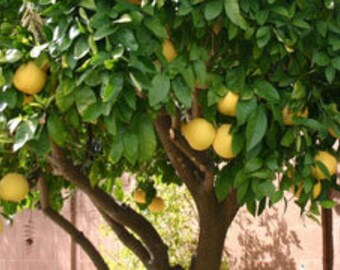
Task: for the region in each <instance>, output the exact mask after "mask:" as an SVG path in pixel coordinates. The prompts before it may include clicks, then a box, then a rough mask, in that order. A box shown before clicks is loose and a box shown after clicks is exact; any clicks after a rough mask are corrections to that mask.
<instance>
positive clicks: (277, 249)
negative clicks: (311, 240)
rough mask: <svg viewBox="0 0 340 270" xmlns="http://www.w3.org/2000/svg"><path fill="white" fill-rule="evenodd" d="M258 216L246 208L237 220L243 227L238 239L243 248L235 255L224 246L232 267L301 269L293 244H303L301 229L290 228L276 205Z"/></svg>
mask: <svg viewBox="0 0 340 270" xmlns="http://www.w3.org/2000/svg"><path fill="white" fill-rule="evenodd" d="M257 220H259V221H256V220H255V219H254V218H253V217H251V216H249V214H247V213H246V212H245V211H243V212H241V213H240V214H239V216H238V218H237V219H236V220H235V224H236V226H237V227H238V228H239V229H240V233H239V235H238V237H237V240H238V245H239V246H240V249H241V252H240V253H239V256H237V257H235V256H233V254H232V253H231V252H230V251H229V250H227V249H225V250H224V253H225V254H224V255H225V256H226V257H227V258H228V264H229V267H230V269H239V270H254V269H256V270H271V269H273V270H274V269H275V270H276V269H281V270H285V269H287V270H291V269H297V265H296V263H295V261H294V258H293V254H292V248H293V247H294V248H296V247H297V248H299V249H302V247H301V245H300V240H299V238H298V236H297V233H296V232H295V231H293V230H291V229H289V228H288V224H287V222H286V221H285V219H284V217H283V216H281V215H280V214H279V211H278V210H277V209H275V208H274V207H273V209H272V211H267V212H266V213H264V214H263V215H262V216H261V217H258V218H257ZM256 223H259V224H256Z"/></svg>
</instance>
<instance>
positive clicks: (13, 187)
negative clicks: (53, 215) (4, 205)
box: [0, 173, 29, 202]
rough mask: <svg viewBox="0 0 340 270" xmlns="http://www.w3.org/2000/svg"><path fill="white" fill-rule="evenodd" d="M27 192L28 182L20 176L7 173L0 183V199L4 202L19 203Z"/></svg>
mask: <svg viewBox="0 0 340 270" xmlns="http://www.w3.org/2000/svg"><path fill="white" fill-rule="evenodd" d="M28 191H29V185H28V182H27V180H26V178H25V177H24V176H23V175H21V174H18V173H8V174H6V175H5V176H4V177H3V178H2V179H1V181H0V197H1V199H3V200H5V201H10V202H20V201H21V200H23V199H24V198H25V197H26V195H27V193H28Z"/></svg>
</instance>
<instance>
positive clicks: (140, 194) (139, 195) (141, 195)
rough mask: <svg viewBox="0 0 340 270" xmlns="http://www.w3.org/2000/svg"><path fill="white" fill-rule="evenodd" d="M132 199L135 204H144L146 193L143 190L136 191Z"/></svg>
mask: <svg viewBox="0 0 340 270" xmlns="http://www.w3.org/2000/svg"><path fill="white" fill-rule="evenodd" d="M133 199H134V200H135V202H136V203H145V202H146V193H145V191H144V190H143V189H140V188H139V189H137V190H135V192H134V193H133Z"/></svg>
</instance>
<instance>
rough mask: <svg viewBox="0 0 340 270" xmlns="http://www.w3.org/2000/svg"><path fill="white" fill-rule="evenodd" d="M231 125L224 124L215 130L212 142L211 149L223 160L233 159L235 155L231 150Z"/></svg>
mask: <svg viewBox="0 0 340 270" xmlns="http://www.w3.org/2000/svg"><path fill="white" fill-rule="evenodd" d="M230 129H231V125H228V124H224V125H222V126H220V127H219V128H218V129H217V132H216V136H215V139H214V142H213V148H214V150H215V152H216V154H218V155H219V156H221V157H223V158H233V157H234V156H235V155H234V153H233V149H232V141H233V136H232V135H231V134H230Z"/></svg>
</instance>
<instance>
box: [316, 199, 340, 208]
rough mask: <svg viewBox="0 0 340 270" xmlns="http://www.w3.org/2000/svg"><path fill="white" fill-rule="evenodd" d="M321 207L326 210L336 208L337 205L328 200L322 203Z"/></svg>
mask: <svg viewBox="0 0 340 270" xmlns="http://www.w3.org/2000/svg"><path fill="white" fill-rule="evenodd" d="M320 205H321V207H323V208H325V209H331V208H334V207H335V206H336V205H337V203H336V202H335V201H331V200H326V201H321V202H320Z"/></svg>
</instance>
